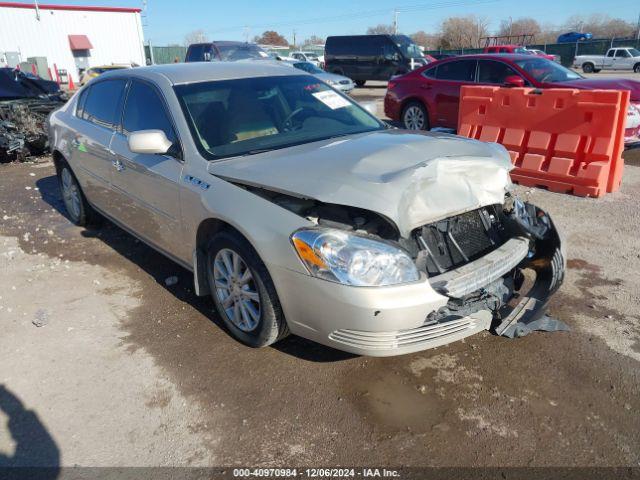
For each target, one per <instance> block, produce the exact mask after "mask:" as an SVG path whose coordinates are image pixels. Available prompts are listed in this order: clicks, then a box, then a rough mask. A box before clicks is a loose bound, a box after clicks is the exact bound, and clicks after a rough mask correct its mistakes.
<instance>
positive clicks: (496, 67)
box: [478, 60, 518, 85]
mask: <svg viewBox="0 0 640 480" xmlns="http://www.w3.org/2000/svg"><path fill="white" fill-rule="evenodd" d="M510 75H518V74H517V73H516V72H515V71H514V70H513V69H512V68H511V67H510V66H509V65H507V64H506V63H502V62H492V61H489V60H480V61H479V62H478V83H491V84H496V85H502V84H503V83H504V81H505V79H506V78H507V77H508V76H510Z"/></svg>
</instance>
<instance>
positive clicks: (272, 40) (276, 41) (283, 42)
mask: <svg viewBox="0 0 640 480" xmlns="http://www.w3.org/2000/svg"><path fill="white" fill-rule="evenodd" d="M253 41H254V42H255V43H259V44H261V45H277V46H282V47H287V46H289V42H288V41H287V39H286V38H285V37H283V36H282V35H280V34H279V33H278V32H276V31H274V30H267V31H266V32H264V33H263V34H262V35H260V36H256V37H254V39H253Z"/></svg>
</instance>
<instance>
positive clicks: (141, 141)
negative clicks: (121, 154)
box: [128, 130, 173, 155]
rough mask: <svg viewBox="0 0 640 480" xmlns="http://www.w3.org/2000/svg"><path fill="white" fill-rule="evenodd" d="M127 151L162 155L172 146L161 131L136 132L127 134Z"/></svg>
mask: <svg viewBox="0 0 640 480" xmlns="http://www.w3.org/2000/svg"><path fill="white" fill-rule="evenodd" d="M128 144H129V150H131V151H132V152H133V153H143V154H149V155H155V154H160V155H164V154H165V153H167V151H168V150H169V149H170V148H171V145H173V144H172V143H171V142H170V141H169V139H168V138H167V136H166V135H165V133H164V132H163V131H162V130H138V131H137V132H133V133H131V134H129V139H128Z"/></svg>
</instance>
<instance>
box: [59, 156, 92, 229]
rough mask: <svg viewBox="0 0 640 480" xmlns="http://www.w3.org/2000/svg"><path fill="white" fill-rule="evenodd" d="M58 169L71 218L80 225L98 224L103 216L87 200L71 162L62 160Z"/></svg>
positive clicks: (68, 213)
mask: <svg viewBox="0 0 640 480" xmlns="http://www.w3.org/2000/svg"><path fill="white" fill-rule="evenodd" d="M57 170H58V171H57V176H58V186H59V187H60V193H61V194H62V201H63V202H64V207H65V209H66V210H67V215H68V216H69V219H70V220H71V221H72V222H73V223H75V224H76V225H78V226H80V227H86V226H89V225H96V224H98V223H99V221H100V218H101V217H100V215H99V214H98V213H97V212H96V211H95V210H94V209H93V208H92V207H91V205H89V202H87V198H86V197H85V196H84V193H83V192H82V188H80V184H79V183H78V179H77V178H76V176H75V175H74V173H73V171H72V170H71V167H69V164H68V163H67V162H66V161H64V160H62V161H61V162H60V164H59V167H58V169H57Z"/></svg>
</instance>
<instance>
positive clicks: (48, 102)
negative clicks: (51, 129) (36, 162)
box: [0, 68, 66, 161]
mask: <svg viewBox="0 0 640 480" xmlns="http://www.w3.org/2000/svg"><path fill="white" fill-rule="evenodd" d="M65 101H66V96H65V95H64V93H63V92H61V91H60V88H59V87H58V85H57V84H56V83H55V82H51V81H48V80H42V79H40V78H38V77H35V76H29V75H27V74H25V73H22V72H19V71H15V70H12V69H10V68H0V161H12V160H19V161H20V160H24V159H26V158H28V157H30V156H34V155H41V154H43V153H45V152H46V151H47V149H48V135H47V128H46V121H47V117H48V115H49V114H50V113H51V112H52V111H53V110H55V109H57V108H59V107H60V106H62V105H63V104H64V102H65Z"/></svg>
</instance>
